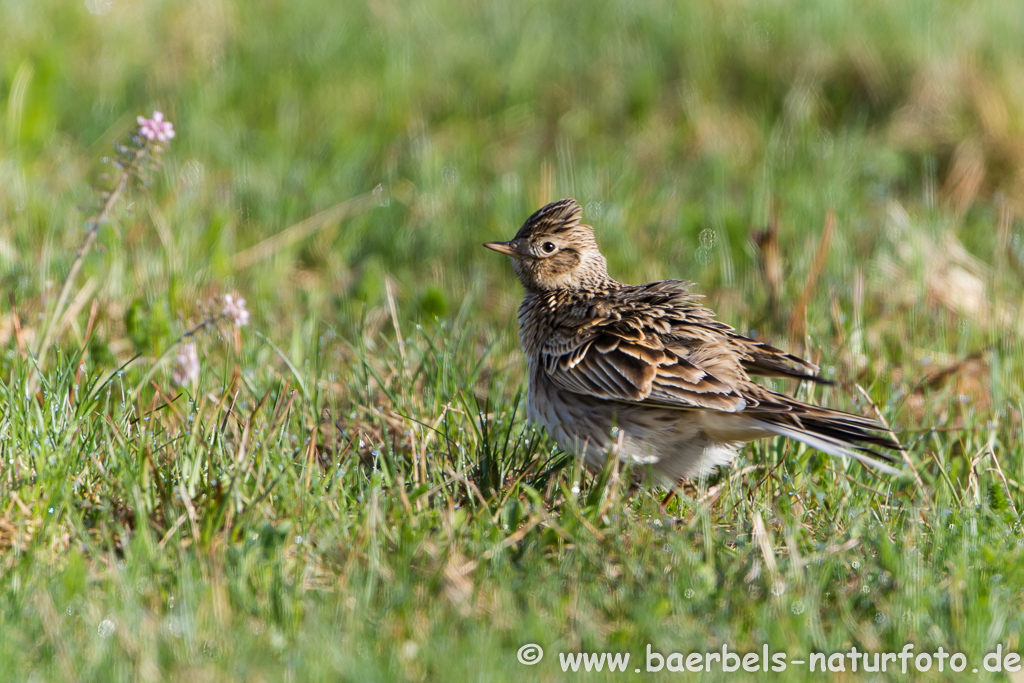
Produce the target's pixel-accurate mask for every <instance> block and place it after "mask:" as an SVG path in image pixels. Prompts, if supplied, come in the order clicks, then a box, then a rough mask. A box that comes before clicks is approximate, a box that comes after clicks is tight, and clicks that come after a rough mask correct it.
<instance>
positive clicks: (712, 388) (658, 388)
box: [541, 282, 759, 412]
mask: <svg viewBox="0 0 1024 683" xmlns="http://www.w3.org/2000/svg"><path fill="white" fill-rule="evenodd" d="M680 284H681V283H677V282H659V283H653V284H651V285H642V286H639V287H627V288H623V289H620V290H616V291H615V292H614V293H613V294H610V295H607V296H605V297H596V298H593V299H590V300H587V301H586V302H582V303H580V304H579V305H577V306H575V307H574V308H573V309H572V310H571V311H570V312H569V313H568V314H567V315H566V316H565V317H564V318H563V319H562V320H561V321H559V324H558V325H557V326H556V328H555V330H554V331H553V332H552V334H550V335H549V337H548V339H547V341H546V343H545V344H544V346H543V347H542V349H541V356H542V362H543V365H544V368H545V370H546V371H547V373H548V375H549V376H550V377H551V379H552V381H553V382H554V383H555V384H556V385H558V386H560V387H561V388H563V389H566V390H568V391H572V392H576V393H580V394H587V395H592V396H596V397H599V398H604V399H607V400H612V401H629V402H643V403H649V404H657V405H662V406H668V407H677V408H711V409H715V410H722V411H726V412H736V411H740V410H743V409H744V408H746V407H747V406H748V405H750V404H751V402H753V403H754V404H758V403H759V401H758V400H757V399H756V398H754V397H752V396H748V395H745V392H744V391H743V387H744V385H746V384H749V379H748V378H747V375H746V372H745V370H744V362H745V354H744V353H743V351H742V349H740V348H739V347H738V346H737V345H736V344H735V343H733V342H732V341H731V340H730V334H734V333H733V331H732V328H730V327H729V326H728V325H725V324H723V323H720V322H718V321H716V320H715V319H714V317H713V314H712V313H711V311H709V310H708V309H706V308H704V307H703V306H701V305H700V304H699V303H697V300H696V297H693V296H690V295H688V294H686V292H685V291H684V290H683V289H682V288H681V287H680ZM752 343H753V342H752Z"/></svg>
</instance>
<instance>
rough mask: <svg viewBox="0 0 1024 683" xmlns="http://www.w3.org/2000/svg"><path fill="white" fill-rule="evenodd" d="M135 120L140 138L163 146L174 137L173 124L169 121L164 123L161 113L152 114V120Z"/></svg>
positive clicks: (144, 118) (142, 117)
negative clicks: (137, 123)
mask: <svg viewBox="0 0 1024 683" xmlns="http://www.w3.org/2000/svg"><path fill="white" fill-rule="evenodd" d="M136 120H137V121H138V122H139V136H140V137H144V138H146V139H147V140H150V141H154V140H155V141H157V142H161V143H163V144H167V142H168V141H169V140H170V139H171V138H173V137H174V124H173V123H171V122H170V121H164V114H163V112H159V111H155V112H153V118H151V119H147V118H146V117H144V116H140V117H138V118H137V119H136Z"/></svg>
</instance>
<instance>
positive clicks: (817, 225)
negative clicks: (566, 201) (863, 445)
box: [0, 0, 1024, 334]
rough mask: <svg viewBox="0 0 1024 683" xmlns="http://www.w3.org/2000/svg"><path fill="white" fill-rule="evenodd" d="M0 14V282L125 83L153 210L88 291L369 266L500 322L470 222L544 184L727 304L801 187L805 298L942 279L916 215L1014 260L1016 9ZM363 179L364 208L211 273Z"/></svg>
mask: <svg viewBox="0 0 1024 683" xmlns="http://www.w3.org/2000/svg"><path fill="white" fill-rule="evenodd" d="M0 16H2V18H3V25H4V35H5V37H4V40H3V44H2V46H0V64H2V71H0V78H2V81H0V82H2V87H3V93H4V95H5V97H4V99H5V101H6V108H5V110H4V111H3V121H4V136H3V138H2V140H3V143H2V145H3V146H2V147H0V151H2V155H3V164H2V167H0V169H2V170H0V172H2V174H3V175H2V179H0V180H2V185H3V188H4V189H3V191H2V192H0V211H2V214H0V215H2V217H3V219H2V220H3V222H2V224H0V229H2V231H3V232H2V233H0V234H2V237H3V249H2V253H0V259H2V260H3V271H4V273H5V278H6V282H7V283H8V288H9V289H12V290H13V291H16V292H17V296H18V297H19V298H21V299H23V300H28V299H31V297H32V296H33V295H38V294H39V293H41V292H42V291H43V290H45V288H46V281H47V279H50V278H53V277H54V275H55V274H59V273H60V272H61V265H60V263H61V261H62V259H66V258H68V256H67V255H68V253H69V252H70V251H72V249H73V246H74V245H76V244H77V241H78V239H79V224H80V223H81V218H80V215H81V214H80V211H79V207H82V206H88V205H89V204H90V202H91V201H92V200H91V199H90V195H91V187H92V185H93V184H94V183H97V182H98V176H99V174H100V173H101V172H102V171H103V166H102V165H101V164H100V158H101V157H102V156H104V155H108V154H109V152H110V148H111V145H112V143H113V142H114V141H115V140H117V139H119V138H123V136H124V135H125V134H126V133H127V132H128V131H129V130H130V129H131V128H132V127H133V126H134V121H135V116H136V115H137V114H141V113H148V112H149V111H151V110H152V109H154V108H155V109H161V110H163V111H164V112H166V114H167V116H168V118H169V119H171V120H172V121H174V123H175V124H176V127H177V130H178V137H177V139H175V141H174V144H173V151H172V153H171V154H168V155H167V164H166V167H165V168H164V169H163V170H162V171H161V172H160V174H159V176H158V177H157V179H156V181H157V182H156V188H155V198H156V201H155V202H154V204H153V206H151V207H147V210H148V211H150V212H152V213H153V214H154V220H156V222H157V223H158V224H160V225H162V226H163V229H162V230H161V231H159V233H156V232H154V231H153V230H152V229H150V227H149V225H148V223H147V224H145V225H140V223H142V221H143V218H144V217H142V216H132V217H130V218H129V219H126V221H127V222H126V224H125V225H123V226H117V227H118V228H119V229H120V230H123V232H120V233H119V236H120V237H121V238H122V239H121V240H120V243H118V244H114V243H112V241H111V240H107V242H108V247H109V248H110V250H111V253H110V254H109V255H108V257H107V258H106V259H91V265H92V266H93V267H94V268H95V269H96V272H101V271H102V272H103V274H104V277H103V281H102V282H101V286H102V287H104V288H106V289H107V290H108V292H109V294H110V295H111V296H113V297H114V298H128V297H134V296H135V295H137V293H138V292H140V291H145V292H149V293H150V294H148V295H147V296H150V297H158V296H165V295H166V296H168V297H170V298H169V300H168V301H167V302H165V303H163V304H161V305H162V306H166V307H167V308H168V309H169V311H170V312H174V311H176V310H178V309H181V308H185V307H188V306H189V305H190V303H191V302H193V301H194V299H195V292H196V290H201V289H202V288H203V287H205V286H207V285H209V284H211V283H220V282H223V281H231V282H234V283H237V285H238V286H239V287H240V288H241V289H242V290H243V291H244V292H245V293H246V294H247V295H248V296H249V297H250V302H258V303H256V305H257V306H258V308H259V309H260V311H261V312H262V313H263V314H264V316H265V318H266V319H273V317H274V316H275V315H277V314H278V313H279V312H281V311H291V312H293V314H294V312H296V311H301V310H306V309H308V308H309V307H312V308H314V309H317V310H319V311H322V312H324V313H325V314H328V315H342V316H344V315H350V314H352V312H353V310H354V309H353V302H359V303H360V304H361V303H362V302H365V303H367V304H368V305H370V306H379V305H380V304H381V303H382V301H383V292H384V287H383V279H384V278H385V277H386V276H391V277H393V278H394V280H395V283H396V285H397V291H398V297H399V300H400V303H402V309H403V312H404V313H405V314H408V315H413V314H417V313H421V314H423V316H424V317H425V318H427V319H429V318H431V317H433V316H434V315H438V314H440V315H441V316H442V317H443V316H444V315H445V314H451V313H452V312H453V311H454V310H456V309H458V308H460V307H462V306H469V307H471V308H474V309H476V308H478V307H482V308H483V309H484V310H485V312H486V315H487V316H488V317H489V319H494V320H499V321H500V320H502V319H509V318H511V310H512V307H513V306H514V302H515V300H516V298H517V297H518V291H517V288H516V285H515V284H514V280H512V279H511V277H510V269H509V268H507V266H506V264H504V263H501V262H498V260H496V258H495V257H494V255H493V254H489V253H486V252H484V251H483V250H481V249H480V248H479V243H480V242H481V241H484V240H485V239H497V238H501V237H506V238H507V236H508V235H510V234H511V233H513V232H514V231H515V229H516V228H517V227H518V225H519V224H520V223H521V222H522V220H523V219H524V218H525V217H526V216H527V215H528V214H529V213H530V212H532V211H533V210H534V209H535V208H537V207H538V206H539V205H540V204H542V203H543V202H546V201H548V200H551V199H555V198H558V197H562V196H573V197H576V198H577V199H578V200H579V201H580V202H581V203H583V204H584V206H585V207H586V209H587V211H586V218H587V219H588V220H589V221H590V222H592V223H593V224H594V225H595V226H596V227H597V229H598V235H599V239H600V243H601V245H602V248H603V249H604V250H605V251H606V252H607V254H608V257H609V261H610V266H611V269H612V272H613V274H615V275H617V276H618V277H620V279H624V280H627V281H629V280H634V281H637V280H645V279H659V278H664V277H681V278H684V279H693V280H696V281H698V282H700V283H701V285H702V286H703V287H704V288H705V290H706V291H714V290H715V289H717V288H720V287H721V288H727V289H728V290H729V291H733V292H736V293H737V294H736V296H735V299H729V298H726V299H723V300H721V303H718V307H719V308H720V309H721V312H722V313H723V314H724V315H726V316H727V318H728V319H730V320H736V317H737V316H739V317H740V318H741V319H743V320H744V321H746V320H749V321H750V324H751V325H754V324H757V322H758V319H759V318H760V317H762V312H763V311H764V309H765V307H766V304H767V299H768V294H767V293H766V286H765V284H764V283H763V282H762V281H760V280H759V278H761V277H762V276H761V273H760V272H759V270H758V267H757V263H758V256H757V250H756V248H755V247H754V246H753V245H752V243H751V241H750V239H749V235H750V233H751V231H752V230H755V229H761V228H763V227H764V226H765V225H767V224H768V223H769V222H770V221H771V220H772V219H773V217H774V219H775V220H776V221H777V222H778V225H779V231H778V242H779V246H780V249H781V254H782V260H781V265H782V268H783V271H784V272H783V277H782V278H781V280H779V281H778V282H777V283H776V287H777V288H778V290H779V291H778V292H777V293H778V295H779V297H780V299H781V300H782V301H789V300H793V299H796V298H797V297H798V296H799V294H800V293H801V292H802V291H803V286H804V283H805V281H806V279H807V273H808V271H809V269H810V267H811V264H812V259H813V254H814V245H815V238H816V236H817V235H818V234H819V233H820V232H821V230H822V226H823V224H824V221H825V215H826V212H827V210H828V209H829V208H830V207H831V208H833V209H834V210H835V212H836V219H837V224H836V225H837V229H836V234H835V239H834V240H833V244H832V247H831V253H830V256H829V258H828V261H827V263H826V264H825V266H826V277H825V280H824V285H825V286H824V287H823V288H822V289H823V290H824V291H825V292H826V297H825V299H826V300H827V299H828V296H827V292H828V290H829V289H832V290H835V292H836V293H837V294H838V295H839V296H840V297H842V296H845V295H846V294H847V293H848V292H849V290H850V289H851V283H852V282H854V280H855V278H856V274H857V273H858V272H861V273H863V274H864V275H865V277H866V278H867V297H868V300H869V302H872V303H871V304H870V305H872V306H874V305H877V306H880V307H886V308H887V307H891V306H895V305H898V304H901V303H904V304H908V305H910V306H911V307H913V305H914V303H916V302H917V301H919V300H921V299H923V298H924V297H925V296H926V295H929V291H930V290H929V286H930V287H931V288H932V289H934V288H936V287H937V288H938V289H940V290H941V289H942V288H943V287H944V286H946V285H943V284H942V275H941V274H940V275H937V276H935V277H933V278H932V280H933V281H929V280H928V277H927V276H928V272H926V271H927V270H928V268H929V267H930V266H929V265H928V264H927V263H919V262H917V260H918V259H921V260H924V261H928V260H929V258H930V257H929V255H928V254H927V253H926V252H927V249H929V248H930V247H932V246H934V247H935V248H936V249H937V250H939V251H942V252H945V253H944V254H943V258H946V259H954V258H955V257H954V256H953V255H951V254H950V253H949V249H948V248H947V246H944V243H943V242H942V240H943V239H944V236H947V235H949V236H951V238H952V239H954V240H955V241H956V242H957V243H958V245H962V246H963V247H964V248H965V249H966V253H964V254H962V257H963V258H962V259H961V260H964V261H966V264H967V265H965V264H963V263H953V264H951V265H950V264H937V265H935V266H933V269H934V270H936V271H944V270H948V268H947V267H946V266H947V265H949V267H956V268H965V269H966V270H968V271H970V275H971V276H972V277H975V278H976V279H977V278H980V279H982V280H983V281H984V282H983V283H982V291H981V296H982V298H984V299H986V300H989V299H990V298H991V292H990V291H989V288H990V286H991V282H990V277H989V275H990V273H988V272H984V271H985V265H987V264H991V263H992V261H993V258H994V255H995V254H996V253H997V252H998V253H999V254H1000V255H1002V256H1007V257H1011V258H1012V259H1014V263H1015V264H1017V266H1019V260H1020V255H1021V249H1022V245H1021V241H1020V229H1021V223H1020V221H1019V218H1018V215H1019V214H1020V212H1021V211H1022V210H1024V203H1022V202H1024V200H1022V196H1024V170H1022V169H1024V141H1022V132H1024V131H1022V126H1024V122H1022V114H1021V112H1022V109H1024V107H1022V104H1024V85H1022V73H1021V68H1020V64H1021V63H1022V58H1024V54H1022V53H1024V46H1022V44H1021V41H1020V40H1018V37H1019V36H1020V35H1022V29H1024V7H1021V6H1020V5H1018V4H1015V3H1004V2H990V3H987V2H971V3H965V2H944V3H935V2H924V1H920V2H906V3H883V2H852V1H851V2H833V3H799V4H796V5H790V4H785V3H774V2H753V1H751V2H713V3H670V2H625V1H607V2H592V3H583V2H579V3H576V2H565V3H545V2H523V3H475V2H429V1H427V2H413V3H404V2H395V3H391V2H387V1H382V2H373V3H367V4H363V3H354V2H342V3H336V4H328V3H316V2H304V3H284V2H281V3H275V2H262V1H257V2H252V3H247V4H244V5H243V4H239V3H232V2H224V1H221V0H211V1H209V2H174V3H172V2H116V1H106V0H88V1H87V2H83V3H65V2H45V1H44V2H33V3H24V2H17V1H13V2H5V3H4V4H3V5H2V14H0ZM374 188H379V189H378V192H379V195H378V197H379V199H380V201H376V202H365V203H362V204H359V205H358V206H355V207H352V210H351V211H349V212H348V213H347V215H344V216H342V217H340V218H333V219H332V217H331V216H328V217H327V220H326V221H323V222H322V223H321V224H319V225H320V227H319V229H318V230H316V231H315V234H314V235H313V236H311V237H308V238H306V239H301V240H298V241H297V242H295V243H292V244H288V245H286V246H284V247H283V248H279V249H274V250H272V251H270V252H269V253H263V254H262V256H261V258H259V259H258V260H256V261H255V262H252V263H251V264H249V265H247V266H246V267H241V268H240V267H236V264H237V262H236V260H235V258H236V255H237V254H238V253H239V252H241V251H243V250H245V249H246V248H247V247H250V246H252V245H254V244H256V243H258V242H260V240H262V239H264V238H267V237H269V236H271V235H273V234H275V233H278V232H280V231H282V230H284V229H285V228H287V227H289V226H291V225H294V224H295V223H297V222H299V221H301V220H303V219H305V218H308V217H310V216H312V215H314V214H316V213H317V212H319V211H321V210H323V209H328V208H330V207H332V206H335V205H337V204H339V203H341V202H344V201H346V200H350V199H352V198H355V197H360V196H362V195H365V194H366V193H371V192H372V191H373V190H374ZM1000 211H1006V212H1008V218H1007V220H1009V227H1004V234H1003V235H1002V236H1001V237H1000V233H999V229H998V224H999V221H1000V218H999V216H1000ZM133 219H134V220H133ZM904 232H910V233H911V236H910V237H907V236H906V235H904V234H903V233H904ZM1000 239H1002V240H1003V241H1004V243H1003V244H1000ZM921 240H923V241H925V242H926V243H925V244H915V246H914V248H913V249H912V250H911V251H912V252H913V253H902V252H901V251H900V249H899V246H900V245H901V244H906V243H907V242H913V241H921ZM40 254H42V255H43V260H42V262H40V259H39V256H40ZM972 256H974V257H977V258H979V259H981V261H983V262H984V264H982V263H976V262H974V261H972V260H971V257H972ZM54 261H55V262H54ZM41 264H42V265H43V266H44V267H43V268H40V267H39V266H40V265H41ZM887 268H888V270H887ZM975 271H982V272H975ZM903 274H905V275H906V276H907V278H906V279H904V278H903V277H898V278H897V279H899V280H901V282H900V285H901V286H900V292H898V293H899V294H901V295H902V296H897V297H894V296H892V294H894V292H892V291H890V290H891V288H890V285H891V284H892V282H893V279H894V277H893V276H901V275H903ZM282 283H288V286H286V287H282V286H281V284H282ZM948 286H949V287H951V288H953V287H955V286H956V285H955V284H953V283H949V284H948ZM903 290H907V291H903ZM815 293H817V290H816V292H815ZM876 293H877V294H881V293H884V294H885V295H886V296H885V297H884V298H883V297H880V296H879V297H878V298H879V299H880V300H879V301H878V302H873V300H874V299H875V298H876ZM931 294H933V295H934V296H933V299H935V298H936V297H937V300H935V301H933V303H935V304H937V307H938V308H943V307H945V308H947V309H950V308H951V309H953V311H954V313H956V314H957V315H961V314H963V315H966V316H968V317H970V318H974V317H976V316H978V315H980V313H979V311H978V306H976V305H971V304H972V302H966V304H965V305H961V306H960V309H963V310H959V309H958V308H957V307H958V305H960V304H964V303H965V302H962V301H961V302H958V301H955V300H952V299H950V300H946V299H949V297H946V296H945V295H944V294H942V293H941V292H939V293H937V294H936V293H935V292H932V293H931ZM716 303H717V301H716ZM974 303H976V302H974ZM986 303H991V302H990V301H986ZM150 304H151V305H155V304H153V302H150ZM784 305H785V304H784ZM986 310H987V309H986ZM987 312H988V313H993V311H991V310H987ZM1010 314H1012V311H1011V312H1010ZM821 317H824V316H821ZM982 317H983V318H986V320H982V321H981V322H982V323H983V326H984V327H988V326H989V325H988V323H989V322H991V320H990V318H991V315H983V316H982ZM932 322H933V319H932V316H931V315H928V316H927V317H926V318H925V319H923V320H921V321H920V323H921V325H923V326H926V327H930V324H931V323H932ZM810 324H811V325H812V326H814V325H816V324H817V322H816V321H814V320H812V321H811V322H810ZM910 328H911V330H910V332H911V334H914V330H916V329H917V328H918V326H917V325H911V326H910Z"/></svg>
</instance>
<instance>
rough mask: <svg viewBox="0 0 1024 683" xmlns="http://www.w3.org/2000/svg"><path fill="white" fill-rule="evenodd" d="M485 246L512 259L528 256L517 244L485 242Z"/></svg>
mask: <svg viewBox="0 0 1024 683" xmlns="http://www.w3.org/2000/svg"><path fill="white" fill-rule="evenodd" d="M484 246H485V247H487V248H488V249H493V250H494V251H496V252H498V253H499V254H505V255H506V256H511V257H512V258H522V257H523V256H525V255H526V254H524V253H523V252H521V251H519V249H517V248H516V246H517V245H516V244H515V242H484Z"/></svg>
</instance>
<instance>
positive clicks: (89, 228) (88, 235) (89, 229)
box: [35, 144, 147, 369]
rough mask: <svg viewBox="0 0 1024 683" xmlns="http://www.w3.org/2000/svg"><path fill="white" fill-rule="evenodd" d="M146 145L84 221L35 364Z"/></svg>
mask: <svg viewBox="0 0 1024 683" xmlns="http://www.w3.org/2000/svg"><path fill="white" fill-rule="evenodd" d="M146 149H147V148H146V145H145V144H143V146H142V147H141V148H140V149H138V150H137V151H136V152H135V153H134V154H132V155H131V157H130V158H129V159H128V160H127V163H126V164H125V165H124V166H122V168H121V175H120V176H119V177H118V179H117V183H116V184H115V185H114V189H113V190H111V191H110V193H109V194H108V195H107V198H106V200H105V201H104V202H103V206H102V207H100V210H99V212H98V213H97V214H96V215H94V216H93V217H91V218H89V219H88V220H87V221H86V222H85V226H86V229H85V239H83V240H82V243H81V244H80V245H79V246H78V250H77V251H76V252H75V260H74V261H72V262H71V269H70V270H69V271H68V274H67V277H66V278H64V284H63V286H62V287H61V289H60V294H59V295H58V296H57V304H56V305H55V306H54V308H53V312H52V313H51V314H50V316H49V319H48V320H47V322H46V326H45V328H44V330H45V332H44V333H43V334H41V335H40V336H39V340H40V341H39V345H38V346H37V347H36V352H35V356H36V364H37V366H38V367H39V368H40V369H41V368H42V367H43V364H44V361H45V359H46V352H47V350H48V349H49V347H50V344H51V343H52V342H53V338H54V336H55V335H56V333H57V329H58V327H59V324H60V321H61V319H62V318H63V317H64V315H65V313H66V312H67V311H66V306H67V303H68V298H69V297H70V296H71V290H72V288H73V287H74V284H75V277H76V276H77V275H78V272H79V271H80V270H81V269H82V263H83V262H84V261H85V256H86V254H88V253H89V250H90V249H92V246H93V244H94V243H95V242H96V237H97V235H98V234H99V230H100V226H101V225H103V223H105V222H107V220H109V218H110V213H111V211H113V209H114V206H115V205H116V204H117V201H118V200H119V199H120V198H121V196H122V195H123V194H124V191H125V189H127V187H128V182H129V181H130V180H131V178H132V175H134V174H135V172H136V170H137V169H138V167H139V162H140V161H141V160H142V159H143V157H145V155H146Z"/></svg>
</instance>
